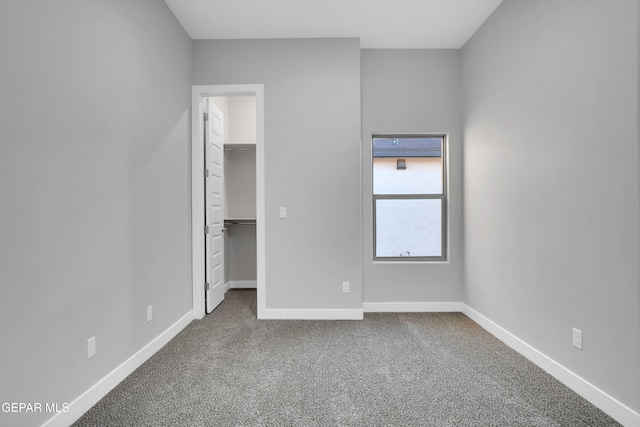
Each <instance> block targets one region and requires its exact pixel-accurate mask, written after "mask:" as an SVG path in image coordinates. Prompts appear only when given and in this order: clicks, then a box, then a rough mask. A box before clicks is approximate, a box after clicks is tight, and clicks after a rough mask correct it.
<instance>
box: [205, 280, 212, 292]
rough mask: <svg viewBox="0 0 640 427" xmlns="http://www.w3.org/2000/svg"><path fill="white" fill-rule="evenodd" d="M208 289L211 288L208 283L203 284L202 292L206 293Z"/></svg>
mask: <svg viewBox="0 0 640 427" xmlns="http://www.w3.org/2000/svg"><path fill="white" fill-rule="evenodd" d="M210 288H211V287H210V286H209V282H205V284H204V290H205V291H208V290H210Z"/></svg>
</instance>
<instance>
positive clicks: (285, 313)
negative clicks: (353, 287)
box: [258, 308, 364, 320]
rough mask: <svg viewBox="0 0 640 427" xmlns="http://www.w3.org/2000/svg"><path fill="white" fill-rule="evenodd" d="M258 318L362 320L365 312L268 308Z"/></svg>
mask: <svg viewBox="0 0 640 427" xmlns="http://www.w3.org/2000/svg"><path fill="white" fill-rule="evenodd" d="M258 318H259V319H272V320H276V319H279V320H362V319H364V312H363V310H362V309H361V308H355V309H348V308H347V309H326V310H325V309H306V310H298V309H278V308H275V309H274V308H267V309H265V310H264V311H263V312H262V313H261V315H260V316H259V317H258Z"/></svg>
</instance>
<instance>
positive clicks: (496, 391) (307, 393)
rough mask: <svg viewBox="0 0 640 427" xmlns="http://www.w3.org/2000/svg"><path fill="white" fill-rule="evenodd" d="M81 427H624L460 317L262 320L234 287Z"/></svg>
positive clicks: (249, 295) (251, 298) (246, 293)
mask: <svg viewBox="0 0 640 427" xmlns="http://www.w3.org/2000/svg"><path fill="white" fill-rule="evenodd" d="M74 425H76V426H613V425H619V424H617V423H616V422H615V421H614V420H613V419H611V418H610V417H608V416H607V415H606V414H604V413H603V412H602V411H600V410H599V409H597V408H596V407H594V406H593V405H591V404H590V403H588V402H587V401H586V400H584V399H583V398H581V397H580V396H578V395H577V394H575V393H574V392H573V391H571V390H570V389H568V388H567V387H565V386H564V385H562V384H561V383H560V382H558V381H557V380H555V379H554V378H552V377H551V376H550V375H548V374H546V373H545V372H544V371H542V370H541V369H539V368H538V367H536V366H535V365H533V364H532V363H531V362H529V361H528V360H526V359H525V358H523V357H522V356H520V355H519V354H517V353H516V352H514V351H513V350H511V349H510V348H509V347H507V346H506V345H504V344H503V343H502V342H500V341H499V340H498V339H496V338H495V337H493V336H492V335H491V334H489V333H488V332H486V331H485V330H483V329H482V328H481V327H480V326H478V325H477V324H476V323H474V322H473V321H472V320H470V319H469V318H467V317H466V316H464V315H463V314H458V313H376V314H367V315H366V316H365V319H364V320H363V321H326V320H325V321H305V320H294V321H292V320H287V321H285V320H282V321H280V320H262V321H258V320H256V294H255V291H251V290H231V291H229V292H228V293H227V295H226V298H225V301H224V302H223V303H222V304H221V305H220V306H219V307H218V308H217V309H216V310H215V311H214V312H213V313H212V314H210V315H208V316H206V317H205V318H204V319H202V320H200V321H195V322H192V323H191V324H190V325H189V326H188V327H187V328H185V329H184V330H183V331H182V332H181V333H180V334H178V336H176V337H175V338H174V339H173V340H172V341H171V342H169V343H168V344H167V345H166V346H165V347H164V348H162V349H161V350H160V351H159V352H158V353H156V354H155V355H154V356H153V357H152V358H151V359H149V360H148V361H147V362H146V363H144V364H143V365H142V366H141V367H140V368H138V369H137V370H136V371H135V372H134V373H133V374H131V375H130V376H129V377H128V378H126V379H125V380H124V381H123V382H122V383H120V384H119V385H118V386H117V387H116V388H115V389H114V390H112V391H111V392H110V393H109V394H108V395H107V396H105V397H104V398H103V399H102V400H101V401H100V402H98V404H96V405H95V406H94V407H93V408H92V409H90V410H89V411H88V412H87V413H86V414H85V415H84V416H82V418H80V419H79V420H78V421H77V422H76V424H74Z"/></svg>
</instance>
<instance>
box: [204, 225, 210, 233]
mask: <svg viewBox="0 0 640 427" xmlns="http://www.w3.org/2000/svg"><path fill="white" fill-rule="evenodd" d="M204 234H209V226H208V225H205V226H204Z"/></svg>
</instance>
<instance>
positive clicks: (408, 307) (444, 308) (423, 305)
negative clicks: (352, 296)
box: [362, 301, 462, 313]
mask: <svg viewBox="0 0 640 427" xmlns="http://www.w3.org/2000/svg"><path fill="white" fill-rule="evenodd" d="M362 308H363V310H364V312H365V313H433V312H461V311H462V303H461V302H455V301H454V302H364V303H362Z"/></svg>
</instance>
